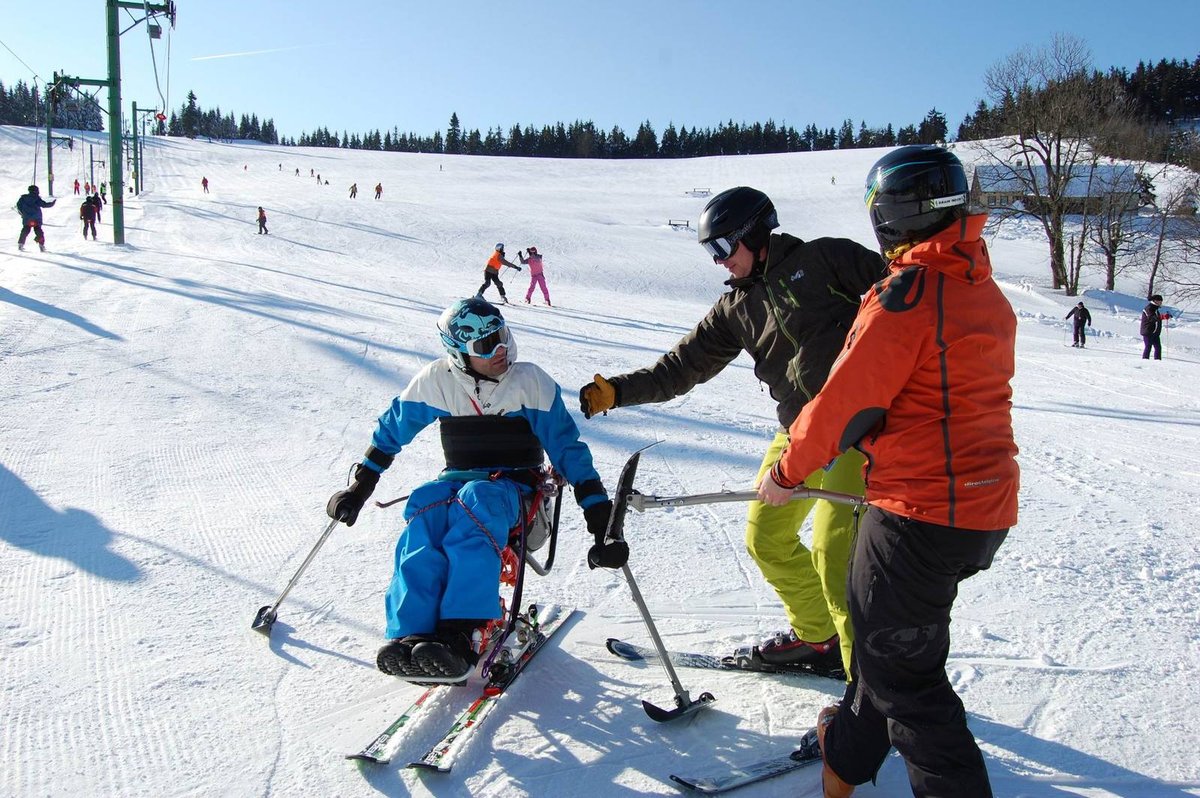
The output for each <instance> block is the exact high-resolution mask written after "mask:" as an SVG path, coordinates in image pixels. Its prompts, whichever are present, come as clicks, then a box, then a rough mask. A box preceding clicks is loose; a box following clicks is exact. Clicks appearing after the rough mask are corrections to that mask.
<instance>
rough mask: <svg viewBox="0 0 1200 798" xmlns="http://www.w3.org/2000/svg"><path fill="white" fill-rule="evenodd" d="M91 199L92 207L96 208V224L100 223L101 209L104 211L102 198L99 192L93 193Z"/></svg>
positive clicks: (101, 220)
mask: <svg viewBox="0 0 1200 798" xmlns="http://www.w3.org/2000/svg"><path fill="white" fill-rule="evenodd" d="M91 199H92V207H93V208H95V209H96V224H100V223H101V222H103V221H104V220H103V219H101V218H100V217H101V216H102V215H103V211H104V200H102V199H100V193H99V192H97V193H95V194H93V195H92V197H91Z"/></svg>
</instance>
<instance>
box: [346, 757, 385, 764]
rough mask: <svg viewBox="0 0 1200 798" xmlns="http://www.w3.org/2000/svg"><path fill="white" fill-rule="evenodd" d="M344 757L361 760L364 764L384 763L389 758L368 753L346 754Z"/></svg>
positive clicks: (355, 760)
mask: <svg viewBox="0 0 1200 798" xmlns="http://www.w3.org/2000/svg"><path fill="white" fill-rule="evenodd" d="M346 759H349V760H350V761H352V762H362V763H363V764H365V765H386V764H387V763H388V762H391V761H392V760H391V759H382V758H380V757H376V756H371V755H370V754H346Z"/></svg>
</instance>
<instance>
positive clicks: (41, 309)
mask: <svg viewBox="0 0 1200 798" xmlns="http://www.w3.org/2000/svg"><path fill="white" fill-rule="evenodd" d="M0 302H7V303H9V304H10V305H16V306H17V307H19V308H25V309H26V310H31V311H33V312H34V313H40V314H42V315H43V316H46V317H48V318H51V319H60V320H61V321H65V322H68V323H70V324H74V325H75V326H76V327H78V328H79V329H81V330H83V331H84V332H86V333H91V334H92V335H95V336H96V337H97V338H108V339H109V340H112V341H123V340H125V339H123V338H122V337H121V336H119V335H117V334H116V333H114V332H109V331H108V330H106V329H104V328H103V327H101V326H99V325H97V324H92V323H91V322H90V321H88V320H87V319H85V318H84V317H83V316H80V315H79V314H78V313H72V312H71V311H69V310H63V309H62V308H56V307H55V306H54V305H47V304H46V303H45V302H40V301H38V300H36V299H33V298H32V297H27V296H23V295H21V294H18V293H16V292H15V291H10V290H9V289H7V288H3V287H0Z"/></svg>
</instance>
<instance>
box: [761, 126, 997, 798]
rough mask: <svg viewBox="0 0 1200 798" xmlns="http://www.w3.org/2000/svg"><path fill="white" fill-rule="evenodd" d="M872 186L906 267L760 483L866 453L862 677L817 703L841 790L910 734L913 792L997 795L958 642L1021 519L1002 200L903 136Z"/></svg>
mask: <svg viewBox="0 0 1200 798" xmlns="http://www.w3.org/2000/svg"><path fill="white" fill-rule="evenodd" d="M866 200H867V209H868V212H869V213H870V217H871V222H872V225H873V227H874V228H875V235H876V237H877V238H878V239H879V245H880V248H881V249H882V250H883V252H884V253H885V255H886V256H887V257H888V259H889V260H890V261H891V262H890V264H889V266H888V271H889V275H888V277H887V278H886V279H885V280H883V281H881V282H880V283H879V284H878V285H876V286H875V288H874V289H873V290H871V291H870V292H869V293H868V294H867V295H866V297H865V298H864V299H863V301H862V306H861V308H860V309H859V311H858V316H857V318H856V319H855V320H854V327H853V328H852V329H851V330H850V334H849V335H848V336H847V337H846V342H845V346H844V347H843V348H842V351H841V354H840V355H839V356H838V359H837V362H836V363H834V366H833V369H832V370H831V371H830V372H829V378H828V379H827V380H826V382H825V386H824V387H823V388H822V389H821V391H820V393H818V394H817V395H816V397H814V398H813V400H812V401H811V402H809V403H808V404H807V405H805V406H804V409H802V410H801V411H800V415H799V416H797V418H796V420H795V421H794V422H793V423H792V425H791V428H790V430H789V431H790V433H791V442H790V443H789V444H788V446H787V448H786V449H784V451H783V454H782V456H781V457H780V459H779V462H778V463H776V464H775V465H774V466H773V467H772V468H771V469H770V472H769V473H768V474H766V475H764V477H763V478H762V480H761V482H760V484H759V487H758V491H759V497H760V498H761V499H762V500H763V501H764V502H768V503H770V504H774V505H778V504H780V503H782V502H786V501H787V500H788V498H789V497H790V496H791V492H792V489H793V488H795V487H796V486H798V485H800V484H801V482H802V481H803V480H804V478H805V475H807V474H810V473H811V472H812V470H813V469H814V468H819V467H820V466H821V465H822V464H823V463H827V462H829V461H830V460H831V459H832V458H834V457H837V456H838V455H839V453H841V452H843V451H845V450H846V449H847V448H848V447H850V446H856V447H858V448H859V449H861V450H862V451H863V452H864V453H866V455H867V462H868V463H869V464H870V467H869V474H868V476H869V478H868V480H867V504H868V505H869V507H868V509H867V512H866V514H865V515H864V517H863V519H862V522H861V524H860V525H859V529H858V536H857V539H856V541H855V546H854V556H853V558H852V560H851V568H850V582H849V595H850V615H851V620H852V621H853V623H854V632H855V641H854V652H853V655H852V658H851V669H852V677H853V681H852V682H851V683H850V684H849V685H848V686H847V688H846V692H845V696H844V697H843V699H842V701H841V704H840V706H838V705H834V706H830V707H826V708H825V709H823V710H822V711H821V712H820V714H819V716H818V719H817V736H818V741H819V744H820V746H821V750H822V755H823V758H824V770H823V772H822V782H823V787H824V793H825V796H826V798H847V796H849V795H850V794H851V793H852V792H853V791H854V785H858V784H864V783H866V782H868V781H871V780H872V779H874V778H875V775H876V773H878V771H879V768H880V766H881V765H882V764H883V762H884V760H885V759H886V758H887V755H888V752H889V751H890V750H891V748H892V747H893V746H894V747H895V748H896V749H897V750H898V751H899V752H900V755H901V756H902V757H903V758H904V762H905V765H906V766H907V768H908V778H909V782H910V784H911V786H912V792H913V794H914V795H917V796H935V795H936V796H971V797H972V798H989V797H990V796H991V795H992V790H991V785H990V783H989V780H988V775H987V768H986V766H985V765H984V761H983V756H982V755H981V754H980V752H979V746H978V745H977V744H976V742H975V736H974V735H973V734H972V733H971V730H970V729H969V728H968V727H967V719H966V713H965V712H964V711H963V704H962V700H961V699H960V698H959V697H958V695H957V694H956V693H955V691H954V687H953V686H952V685H951V684H950V681H949V679H948V678H947V677H946V657H947V656H948V654H949V652H950V612H951V607H952V605H953V603H954V599H955V597H956V596H957V595H958V585H959V583H960V582H961V581H962V580H964V579H967V578H968V577H970V576H972V575H974V574H976V573H978V572H979V571H982V570H986V569H987V568H989V567H990V566H991V564H992V559H993V557H994V556H995V554H996V551H997V550H998V549H999V548H1000V545H1001V543H1003V542H1004V539H1005V537H1006V536H1007V534H1008V530H1009V528H1010V527H1012V526H1013V525H1014V524H1016V522H1017V491H1018V488H1019V483H1020V472H1019V469H1018V467H1017V462H1016V455H1017V446H1016V443H1015V442H1014V440H1013V429H1012V388H1011V385H1010V383H1011V381H1012V377H1013V372H1014V367H1015V363H1016V351H1015V344H1016V334H1017V319H1016V316H1015V314H1014V313H1013V310H1012V307H1011V306H1010V305H1009V303H1008V300H1007V299H1005V298H1004V294H1003V292H1002V291H1001V290H1000V288H999V287H998V286H997V285H996V283H995V281H994V280H993V279H992V268H991V261H990V258H989V256H988V251H987V245H986V244H985V243H984V241H983V239H982V237H981V234H982V232H983V226H984V223H985V222H986V221H987V212H986V210H984V211H982V212H979V213H973V212H972V211H969V210H968V209H967V203H968V201H969V186H968V183H967V178H966V174H965V173H964V171H963V167H962V163H961V162H960V161H959V160H958V158H957V157H955V156H954V154H953V153H951V152H949V151H947V150H944V149H942V148H940V147H934V146H929V145H913V146H907V147H901V148H899V149H896V150H893V151H892V152H890V153H888V154H887V155H885V156H884V157H883V158H881V159H880V160H879V161H878V162H877V163H876V164H875V165H874V166H873V167H872V168H871V171H870V174H869V175H868V177H867V198H866Z"/></svg>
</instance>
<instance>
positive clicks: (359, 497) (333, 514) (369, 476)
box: [325, 463, 379, 526]
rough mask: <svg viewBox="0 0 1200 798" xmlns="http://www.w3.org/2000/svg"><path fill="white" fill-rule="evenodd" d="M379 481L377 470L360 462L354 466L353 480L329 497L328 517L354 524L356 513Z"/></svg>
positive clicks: (347, 524)
mask: <svg viewBox="0 0 1200 798" xmlns="http://www.w3.org/2000/svg"><path fill="white" fill-rule="evenodd" d="M378 482H379V472H378V471H375V470H373V469H370V468H367V467H366V466H364V465H362V464H361V463H360V464H358V465H356V466H355V467H354V482H353V484H351V485H350V487H349V488H347V489H346V490H339V491H338V492H337V493H335V494H333V495H332V496H330V497H329V503H328V504H326V505H325V512H326V513H327V514H328V515H329V517H330V518H332V519H334V520H336V521H341V522H343V523H344V524H345V525H346V526H354V522H355V521H357V520H358V513H359V511H360V510H362V508H363V505H364V504H366V503H367V499H369V498H371V494H372V493H373V492H374V491H375V485H376V484H377V483H378Z"/></svg>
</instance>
